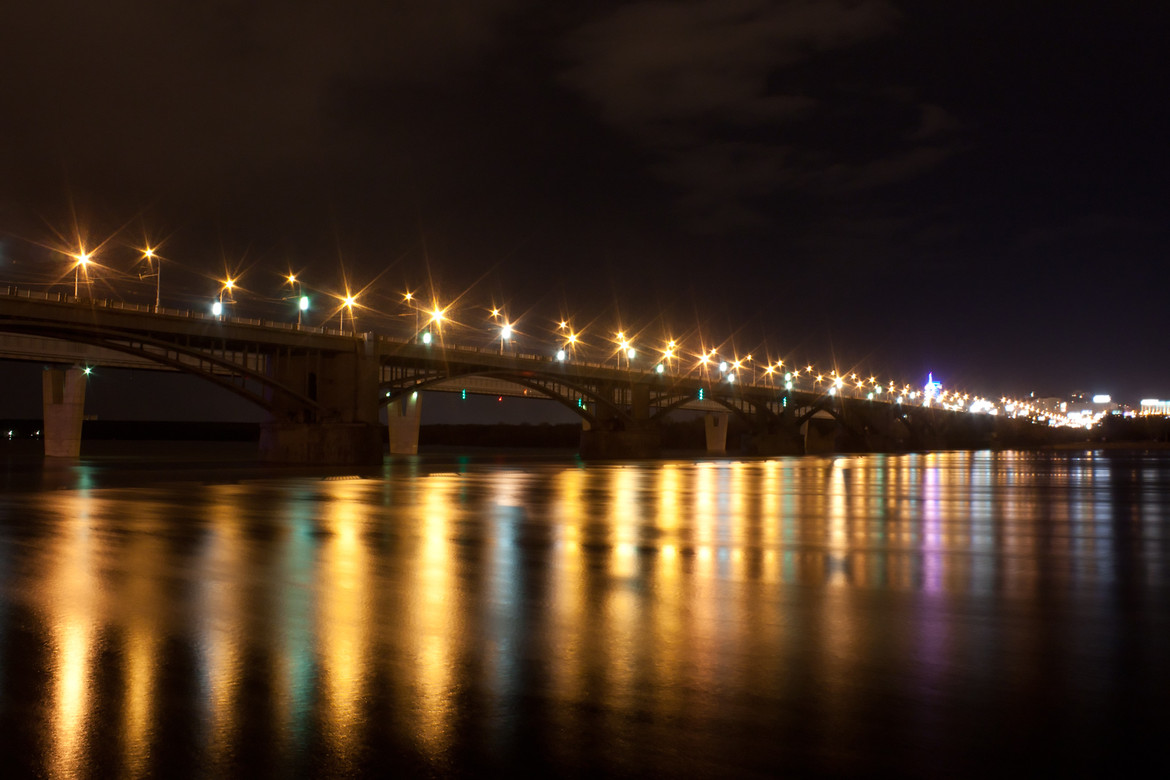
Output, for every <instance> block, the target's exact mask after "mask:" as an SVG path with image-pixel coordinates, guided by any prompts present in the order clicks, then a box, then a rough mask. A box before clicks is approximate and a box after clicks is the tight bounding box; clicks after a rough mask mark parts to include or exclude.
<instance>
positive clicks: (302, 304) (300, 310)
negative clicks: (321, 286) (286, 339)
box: [288, 274, 309, 330]
mask: <svg viewBox="0 0 1170 780" xmlns="http://www.w3.org/2000/svg"><path fill="white" fill-rule="evenodd" d="M288 283H289V284H290V285H291V286H292V289H293V299H294V300H295V301H296V302H297V330H300V328H301V317H302V316H303V315H304V313H305V312H306V311H307V310H308V308H309V299H308V298H306V297H305V295H304V292H303V290H302V289H301V281H300V279H297V275H296V274H289V275H288Z"/></svg>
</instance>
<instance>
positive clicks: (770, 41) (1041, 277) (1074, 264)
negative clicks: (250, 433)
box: [0, 0, 1170, 415]
mask: <svg viewBox="0 0 1170 780" xmlns="http://www.w3.org/2000/svg"><path fill="white" fill-rule="evenodd" d="M1163 15H1164V14H1161V13H1158V12H1157V9H1156V7H1155V6H1154V5H1153V4H1150V5H1148V6H1147V5H1146V4H1141V5H1138V4H1127V5H1124V6H1120V7H1118V8H1112V7H1105V6H1099V5H1098V6H1087V5H1086V6H1083V7H1082V6H1081V4H1071V5H1068V6H1065V5H1064V4H1061V5H1057V6H1053V4H1050V3H1041V2H1035V1H1034V0H1033V1H1025V2H1019V3H1013V4H1010V5H1006V4H1004V5H1003V6H1002V7H1000V6H999V5H998V4H997V5H993V6H988V5H986V4H974V3H971V4H966V3H961V4H955V3H935V2H897V1H896V0H889V1H883V0H856V1H848V2H847V1H846V0H840V1H839V2H834V1H833V0H827V1H824V2H805V1H797V2H764V1H763V0H711V1H695V2H672V3H668V2H626V3H617V2H600V3H590V4H587V5H585V6H579V7H578V6H567V7H566V6H562V5H560V4H555V5H553V6H549V4H546V3H537V2H529V1H528V0H485V1H484V2H477V3H460V2H454V0H447V1H443V0H440V1H439V2H433V3H421V4H420V3H401V2H374V1H373V0H369V1H368V2H355V3H347V4H345V5H344V7H338V8H326V7H322V6H320V5H319V4H315V3H300V2H294V3H275V2H271V0H261V1H260V2H255V3H248V4H239V5H232V4H219V5H216V6H204V5H197V6H188V5H181V4H175V5H172V4H159V3H146V2H142V1H141V0H111V2H108V3H105V4H102V5H100V6H94V7H87V6H77V4H75V3H64V2H60V0H48V2H43V3H38V4H23V5H21V6H18V7H14V8H12V9H8V12H7V14H6V20H5V24H4V26H3V27H2V28H0V105H3V106H4V113H5V121H4V122H3V123H0V284H3V283H5V282H8V281H21V282H26V283H30V284H40V283H46V282H47V281H48V280H51V279H53V278H54V277H63V276H64V275H65V273H66V271H67V268H68V263H67V258H66V257H64V256H63V255H61V254H56V253H54V252H52V251H50V250H49V249H47V247H49V246H52V245H54V244H62V246H63V247H64V245H66V244H68V242H69V241H71V240H75V239H76V238H77V237H78V233H77V232H75V231H80V235H81V237H82V238H84V239H85V240H86V241H89V242H100V241H102V240H104V239H107V238H108V239H109V242H108V244H107V245H106V246H105V248H104V250H103V255H104V257H105V258H107V259H108V262H109V263H110V264H111V265H115V266H117V267H118V268H120V269H121V270H123V271H128V270H129V269H130V266H131V265H132V263H133V261H134V259H135V257H136V255H135V251H136V248H140V247H142V246H144V245H145V244H147V243H150V244H151V245H155V246H158V247H159V251H160V252H161V253H162V255H163V256H164V257H165V258H167V259H166V261H165V262H166V263H167V265H166V266H164V268H165V269H166V270H164V274H165V275H164V277H163V283H162V297H163V300H164V305H166V303H167V301H168V299H169V300H171V301H172V302H173V303H174V304H175V305H179V304H185V305H192V306H196V305H202V303H203V302H206V301H208V300H210V298H211V297H212V296H213V295H214V293H215V291H216V281H215V280H216V279H217V278H222V276H223V274H224V273H225V272H226V271H232V272H240V273H242V275H243V281H242V284H243V286H244V287H245V288H246V292H245V293H244V294H242V295H241V296H240V301H241V302H240V304H239V307H240V311H241V313H244V310H245V308H246V307H248V306H256V307H269V308H271V307H272V306H274V305H279V304H277V303H274V299H277V298H279V297H280V295H281V294H282V293H281V285H280V282H281V275H282V274H284V273H287V272H288V271H289V270H294V271H297V272H299V273H300V274H301V275H302V276H303V278H304V279H305V280H306V283H307V284H309V285H311V286H312V287H313V288H315V289H319V290H333V291H340V290H343V289H344V287H345V282H346V280H348V282H349V283H350V285H351V286H352V287H353V288H355V289H357V288H362V287H365V286H366V285H367V284H370V283H373V286H372V287H371V288H370V292H371V295H370V298H369V299H368V300H369V302H370V305H371V306H373V307H375V308H377V309H379V310H380V311H382V312H383V313H384V314H385V315H386V318H391V317H400V316H401V314H402V311H403V309H401V307H400V306H399V301H398V296H399V295H400V294H401V292H402V291H404V290H407V289H410V290H414V291H417V292H423V293H424V294H425V293H426V291H427V290H428V289H432V288H433V289H434V290H435V293H436V295H437V296H438V298H439V299H440V300H441V301H443V302H444V303H445V302H449V301H451V300H452V299H454V298H455V297H456V296H459V295H463V296H464V297H463V298H462V299H461V304H462V305H464V306H466V310H465V314H464V315H463V316H464V318H465V320H467V321H468V322H469V323H472V324H473V321H474V320H475V318H477V317H478V318H480V319H483V320H484V321H485V322H486V317H485V314H484V311H485V309H486V307H488V306H490V305H492V304H497V305H503V306H505V307H506V309H507V310H508V311H509V312H511V313H512V315H513V316H516V317H523V318H525V319H526V322H527V327H528V328H529V329H530V330H531V331H533V332H535V331H536V330H538V329H540V328H547V327H549V323H551V322H552V321H553V320H555V319H556V318H557V317H560V316H569V317H573V318H574V319H575V321H576V322H577V323H578V324H579V325H580V326H581V327H584V328H585V329H586V333H587V334H591V337H592V338H594V339H601V338H603V334H606V333H607V331H610V330H612V329H614V328H615V327H618V326H622V327H630V328H633V329H638V330H639V331H640V332H644V333H646V334H648V336H647V337H648V338H649V337H651V334H653V335H654V336H657V335H661V334H668V333H669V334H675V335H678V336H683V337H686V336H688V335H689V336H690V337H693V338H695V339H696V340H697V339H698V338H699V337H701V338H702V340H703V342H704V343H707V344H714V345H721V346H725V348H726V349H727V350H729V351H731V350H734V351H738V352H740V353H741V354H742V353H746V352H749V351H757V350H766V351H767V353H768V354H770V355H771V356H772V357H773V358H779V357H784V358H786V359H792V360H798V361H805V360H811V361H814V362H817V363H819V364H828V363H829V362H830V361H835V362H836V363H837V365H840V366H842V367H847V368H848V367H852V366H859V367H864V368H865V369H868V370H877V371H880V372H881V373H883V374H886V375H888V376H890V377H899V378H902V377H904V378H905V380H906V381H911V380H914V379H917V378H920V377H921V378H925V376H926V374H927V372H928V371H933V372H934V373H935V375H936V376H937V377H942V378H943V381H944V383H946V384H947V385H948V386H957V387H963V388H970V389H971V390H972V391H974V392H982V393H989V394H995V393H1012V394H1017V395H1023V394H1027V393H1029V392H1033V391H1035V392H1037V393H1038V394H1045V395H1048V394H1053V395H1056V394H1064V393H1067V392H1072V391H1075V390H1079V391H1083V392H1088V393H1095V392H1108V393H1111V394H1112V395H1113V396H1114V397H1115V398H1116V399H1119V400H1125V401H1127V402H1129V403H1135V404H1136V402H1137V401H1138V400H1139V399H1140V398H1143V397H1167V396H1170V363H1168V362H1167V361H1166V360H1164V358H1163V350H1162V349H1161V347H1160V341H1161V338H1160V336H1161V334H1164V333H1165V332H1166V330H1167V314H1166V312H1167V310H1168V306H1167V302H1166V298H1167V294H1166V291H1167V290H1168V289H1170V267H1168V265H1167V262H1166V259H1167V257H1168V249H1170V226H1168V225H1170V220H1167V219H1166V217H1165V214H1164V211H1165V205H1164V204H1165V203H1166V202H1167V201H1168V197H1167V194H1166V188H1167V185H1166V182H1167V181H1170V163H1168V162H1167V160H1168V159H1170V156H1168V155H1167V154H1166V152H1165V146H1166V138H1170V117H1168V109H1167V106H1166V102H1165V101H1164V100H1163V99H1162V94H1163V93H1164V91H1165V90H1164V83H1165V79H1166V76H1167V75H1168V74H1167V72H1166V71H1167V67H1166V56H1165V53H1164V47H1165V41H1166V40H1168V39H1170V35H1168V32H1170V30H1168V29H1167V24H1166V22H1165V21H1163V19H1162V16H1163ZM152 285H153V281H150V280H141V281H140V280H138V279H137V278H136V277H133V278H124V279H122V280H120V281H119V282H117V283H114V284H110V285H108V286H106V287H102V288H100V290H99V292H100V293H101V294H102V295H112V296H115V297H117V296H123V297H126V298H128V299H134V300H143V301H145V300H147V298H148V297H149V299H150V300H153V286H152ZM61 288H62V289H63V285H62V287H61ZM148 288H149V289H148ZM374 293H376V295H374ZM260 299H265V300H260ZM317 316H320V315H319V313H318V314H317ZM24 370H25V369H23V368H21V369H17V368H16V367H13V366H12V365H11V364H0V374H3V375H6V376H15V374H16V373H18V372H19V373H21V375H23V372H24ZM5 413H6V412H5V411H4V409H3V408H2V404H0V415H4V414H5Z"/></svg>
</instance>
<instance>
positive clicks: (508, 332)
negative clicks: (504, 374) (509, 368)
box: [500, 322, 512, 355]
mask: <svg viewBox="0 0 1170 780" xmlns="http://www.w3.org/2000/svg"><path fill="white" fill-rule="evenodd" d="M511 340H512V324H511V323H509V322H505V323H504V326H503V327H502V328H500V354H501V355H502V354H504V343H505V342H508V341H511Z"/></svg>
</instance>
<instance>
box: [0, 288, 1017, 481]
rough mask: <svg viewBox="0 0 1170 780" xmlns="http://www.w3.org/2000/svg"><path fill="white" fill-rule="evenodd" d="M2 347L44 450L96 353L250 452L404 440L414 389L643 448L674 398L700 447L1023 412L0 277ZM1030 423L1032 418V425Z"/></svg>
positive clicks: (790, 445) (921, 429) (817, 439)
mask: <svg viewBox="0 0 1170 780" xmlns="http://www.w3.org/2000/svg"><path fill="white" fill-rule="evenodd" d="M0 359H10V360H31V361H35V362H39V363H44V364H49V365H50V367H49V368H47V369H46V371H45V374H44V379H43V394H44V395H43V397H44V409H45V429H44V431H45V450H46V454H47V455H65V456H70V455H72V456H76V455H77V454H78V452H79V448H80V440H81V421H82V417H83V409H84V397H85V377H86V375H87V374H86V371H85V370H84V369H83V368H82V366H93V365H105V366H115V367H129V368H137V369H147V370H158V371H179V372H185V373H188V374H193V375H195V376H198V377H200V378H202V379H203V380H205V381H208V382H212V383H214V384H216V385H218V386H220V387H223V388H226V389H228V390H230V391H231V392H233V393H236V394H238V395H240V396H242V397H244V398H246V399H248V400H249V401H251V402H252V403H254V404H256V405H257V406H259V407H261V408H263V409H264V410H265V411H266V412H267V416H268V421H267V422H266V423H264V424H263V425H262V428H261V441H260V450H261V454H262V456H263V457H264V458H266V459H269V460H272V461H285V462H318V463H373V462H380V461H381V458H382V456H383V446H382V435H381V423H380V422H379V408H380V406H383V405H384V406H386V407H387V417H388V420H389V423H388V425H389V437H390V452H391V453H392V454H408V453H414V452H416V451H417V448H418V430H419V422H420V419H421V411H422V409H421V396H420V392H422V391H438V392H463V391H466V392H468V393H482V394H488V395H507V396H516V397H528V398H548V399H552V400H554V401H557V402H559V403H561V404H563V405H564V406H565V407H566V408H568V409H570V410H571V411H573V412H574V413H575V414H577V415H578V416H579V417H580V418H581V421H582V432H581V453H582V455H583V456H585V457H591V458H631V457H651V456H653V455H655V454H656V453H657V452H658V449H659V441H660V436H659V430H660V425H661V423H662V422H663V421H664V420H665V419H666V418H667V416H668V415H670V414H671V413H673V412H675V411H676V410H680V409H687V410H692V411H697V412H700V413H702V414H703V415H704V418H705V425H706V434H707V449H708V451H710V452H722V451H724V450H725V448H726V446H727V429H728V422H729V420H730V418H731V417H732V416H735V417H736V418H738V419H739V420H740V421H742V423H743V424H744V426H745V427H746V429H747V430H748V431H749V432H750V433H749V435H748V437H747V441H746V448H747V449H748V450H749V451H750V452H753V453H757V454H799V453H814V452H832V451H839V450H855V451H864V450H871V451H873V450H877V451H897V450H905V449H936V448H947V447H979V446H991V445H993V444H994V443H995V442H996V441H997V440H1001V439H1003V438H1005V436H1006V435H1009V434H1011V433H1012V432H1016V433H1018V432H1019V429H1020V428H1021V426H1023V427H1029V426H1033V423H1031V422H1030V421H1028V420H1025V419H1010V418H1006V417H995V416H990V415H985V414H983V415H981V414H970V413H965V412H956V411H948V410H944V409H939V408H931V407H928V406H922V405H918V404H910V403H905V402H898V401H894V400H893V399H891V400H889V401H887V400H876V399H873V398H871V397H860V396H859V397H851V396H850V395H849V393H848V391H847V390H846V391H844V392H837V391H836V390H835V389H834V388H803V389H802V388H786V387H776V386H775V385H773V384H771V383H769V384H760V383H758V382H757V383H754V384H753V383H736V382H734V381H729V379H728V378H726V377H723V376H719V375H715V376H711V375H709V374H706V373H700V372H698V371H695V370H692V371H690V372H687V373H684V372H680V371H673V370H670V369H669V368H665V369H664V368H660V367H659V366H658V365H656V364H645V365H639V364H636V363H635V364H632V365H631V364H630V362H629V361H627V362H626V365H624V366H621V365H617V364H611V365H603V364H599V363H590V362H582V361H576V360H567V361H559V360H556V359H555V358H552V357H551V356H544V355H536V354H525V353H517V352H505V351H502V350H489V349H482V348H477V347H467V346H460V345H457V344H452V343H443V342H442V340H441V338H440V339H438V340H436V341H435V342H434V343H428V344H424V343H420V342H417V341H415V340H403V339H396V338H392V337H389V336H385V335H378V334H375V333H352V332H342V331H339V330H331V329H326V328H317V327H299V326H297V325H294V324H291V323H275V322H266V321H260V320H250V319H245V318H238V317H230V318H229V317H215V316H210V315H206V314H202V313H198V312H194V313H193V312H186V311H181V310H172V309H156V308H155V307H150V306H140V305H134V304H122V303H120V302H118V301H103V300H85V299H78V298H74V297H72V296H68V295H63V294H57V293H47V294H46V293H41V292H36V291H31V292H30V291H27V290H21V289H17V288H14V287H0ZM1036 427H1039V426H1036Z"/></svg>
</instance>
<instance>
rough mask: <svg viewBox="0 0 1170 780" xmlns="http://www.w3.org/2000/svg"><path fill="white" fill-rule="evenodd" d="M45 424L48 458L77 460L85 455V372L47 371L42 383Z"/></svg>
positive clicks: (71, 370)
mask: <svg viewBox="0 0 1170 780" xmlns="http://www.w3.org/2000/svg"><path fill="white" fill-rule="evenodd" d="M41 392H42V395H41V399H42V401H43V408H44V415H45V422H44V431H43V432H44V437H45V439H44V441H45V455H46V456H47V457H50V458H76V457H77V456H78V455H80V454H81V421H82V419H83V417H84V415H85V372H84V371H82V370H81V369H80V368H78V367H77V366H74V367H73V368H69V369H60V368H50V369H46V370H45V373H44V374H43V375H42V379H41Z"/></svg>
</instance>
